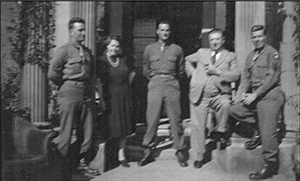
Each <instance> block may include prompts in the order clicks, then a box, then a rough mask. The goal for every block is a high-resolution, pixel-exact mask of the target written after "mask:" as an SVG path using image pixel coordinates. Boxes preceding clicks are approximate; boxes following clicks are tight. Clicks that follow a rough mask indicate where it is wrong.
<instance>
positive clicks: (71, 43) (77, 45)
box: [68, 41, 83, 48]
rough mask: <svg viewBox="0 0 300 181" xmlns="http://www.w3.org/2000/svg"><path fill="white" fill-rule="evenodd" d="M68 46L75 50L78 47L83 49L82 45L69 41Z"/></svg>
mask: <svg viewBox="0 0 300 181" xmlns="http://www.w3.org/2000/svg"><path fill="white" fill-rule="evenodd" d="M68 44H69V45H71V46H73V47H75V48H80V46H81V47H83V45H82V44H81V43H80V44H79V43H78V42H73V41H70V42H69V43H68Z"/></svg>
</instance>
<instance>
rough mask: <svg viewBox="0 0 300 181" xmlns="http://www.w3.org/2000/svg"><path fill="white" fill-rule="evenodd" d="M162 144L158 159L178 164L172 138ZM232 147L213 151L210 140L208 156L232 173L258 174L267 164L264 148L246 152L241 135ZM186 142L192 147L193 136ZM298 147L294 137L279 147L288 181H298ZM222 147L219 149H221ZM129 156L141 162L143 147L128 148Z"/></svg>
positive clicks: (192, 157) (235, 139) (280, 170)
mask: <svg viewBox="0 0 300 181" xmlns="http://www.w3.org/2000/svg"><path fill="white" fill-rule="evenodd" d="M160 139H161V140H160V142H159V144H158V145H157V147H156V151H155V157H156V160H157V161H159V160H174V161H176V156H175V152H176V150H174V149H172V144H173V142H172V140H171V139H169V138H168V137H160ZM231 139H232V145H231V146H229V147H227V148H226V149H225V150H219V149H218V148H216V149H214V148H211V145H209V144H211V143H212V142H210V140H206V141H207V150H208V152H207V153H206V157H210V158H208V159H209V160H212V161H215V162H216V163H217V164H218V165H219V167H220V168H222V169H223V170H224V172H226V173H229V174H235V173H246V172H247V173H248V172H254V171H257V170H259V169H260V168H261V166H262V165H263V163H264V162H263V157H262V148H261V146H258V147H257V148H256V149H254V150H251V151H250V150H246V149H245V148H244V143H245V141H247V140H248V139H247V138H241V137H238V136H235V137H232V138H231ZM186 142H187V144H188V145H189V137H186ZM293 145H295V140H294V139H292V138H285V139H283V140H282V143H281V144H280V145H279V149H280V152H279V159H280V165H279V171H278V172H279V174H281V175H284V176H285V177H286V178H287V180H292V181H293V180H295V178H294V177H295V176H294V175H295V173H294V172H293V166H294V165H293V161H292V147H293ZM217 147H218V146H217ZM192 153H193V152H192V150H191V149H189V159H188V162H189V164H190V165H191V164H192V163H193V162H194V160H195V158H194V156H193V154H192ZM126 156H127V158H129V160H130V161H138V160H139V159H141V158H142V157H143V148H141V147H140V146H139V145H138V144H137V145H127V147H126Z"/></svg>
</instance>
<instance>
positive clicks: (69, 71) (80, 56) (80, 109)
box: [48, 18, 95, 179]
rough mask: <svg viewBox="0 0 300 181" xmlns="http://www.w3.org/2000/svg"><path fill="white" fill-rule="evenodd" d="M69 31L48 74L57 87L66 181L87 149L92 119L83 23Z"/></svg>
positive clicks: (75, 23) (88, 56) (92, 72)
mask: <svg viewBox="0 0 300 181" xmlns="http://www.w3.org/2000/svg"><path fill="white" fill-rule="evenodd" d="M68 28H69V36H70V39H69V42H68V43H66V44H64V45H62V46H61V47H60V48H58V49H57V51H56V52H55V53H54V55H53V58H52V59H51V61H50V67H49V72H48V78H49V80H50V81H51V82H52V83H53V84H55V85H56V86H57V87H58V94H57V100H58V105H59V119H60V131H59V136H58V137H57V139H56V144H57V149H58V150H59V152H60V153H61V155H62V156H63V157H64V159H65V163H64V164H65V165H64V169H66V170H65V171H66V173H65V176H66V177H67V178H66V179H70V178H71V177H70V174H72V171H73V170H75V169H76V167H77V165H78V163H79V160H80V159H82V158H84V154H85V153H86V152H87V151H88V149H89V148H90V145H91V138H92V127H93V126H92V123H93V118H94V116H95V115H94V104H95V98H94V96H95V91H94V90H95V89H94V87H95V84H94V79H95V76H94V75H95V70H94V67H95V63H94V61H93V60H92V55H91V51H90V50H89V49H88V48H87V47H85V46H84V45H82V42H83V41H84V40H85V21H84V20H83V19H82V18H72V19H71V20H70V21H69V23H68ZM70 147H71V148H70ZM70 169H72V171H71V170H70Z"/></svg>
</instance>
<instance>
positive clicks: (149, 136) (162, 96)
mask: <svg viewBox="0 0 300 181" xmlns="http://www.w3.org/2000/svg"><path fill="white" fill-rule="evenodd" d="M163 105H164V106H165V109H166V114H167V116H168V118H169V119H170V124H171V133H172V137H173V148H174V149H177V150H180V149H183V148H184V147H185V146H184V136H183V130H182V128H181V124H180V122H181V108H180V85H179V82H178V80H177V79H175V78H174V77H173V76H161V75H156V76H154V77H152V78H151V80H150V82H149V83H148V95H147V110H146V119H147V131H146V134H145V135H144V138H143V145H144V146H148V147H151V146H153V144H154V138H155V137H156V132H157V128H158V124H159V120H160V118H161V112H162V106H163Z"/></svg>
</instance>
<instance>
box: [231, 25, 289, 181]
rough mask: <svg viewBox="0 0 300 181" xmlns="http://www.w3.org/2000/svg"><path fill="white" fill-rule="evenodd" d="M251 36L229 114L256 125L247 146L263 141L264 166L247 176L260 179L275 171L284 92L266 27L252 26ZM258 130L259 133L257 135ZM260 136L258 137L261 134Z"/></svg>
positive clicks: (248, 147)
mask: <svg viewBox="0 0 300 181" xmlns="http://www.w3.org/2000/svg"><path fill="white" fill-rule="evenodd" d="M251 39H252V43H253V45H254V47H255V49H254V51H252V52H250V53H249V54H248V56H247V58H246V61H245V68H244V72H243V75H242V80H241V84H240V87H239V90H238V92H237V96H236V99H235V104H234V105H233V106H232V107H231V108H230V115H231V116H232V117H233V118H235V119H236V120H238V121H245V122H248V123H253V124H258V127H259V131H258V130H257V131H256V132H255V134H254V137H253V138H254V139H252V140H250V141H249V142H247V144H246V145H245V147H246V149H254V148H256V147H257V146H258V145H259V144H260V137H261V143H262V150H263V152H262V154H263V157H264V161H265V164H264V166H263V168H262V169H261V170H260V171H258V172H256V173H252V174H250V175H249V179H250V180H263V179H268V178H271V177H272V176H273V175H275V174H277V170H278V163H279V162H278V152H279V150H278V139H277V136H278V134H277V131H276V129H277V123H278V119H279V115H280V112H281V110H282V108H283V105H284V94H283V92H282V91H281V89H280V74H281V60H280V58H279V55H278V52H277V51H276V50H275V49H274V48H273V47H271V46H269V45H267V44H266V33H265V28H264V26H262V25H255V26H253V27H252V28H251ZM259 133H260V134H259ZM260 135H261V136H260Z"/></svg>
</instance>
